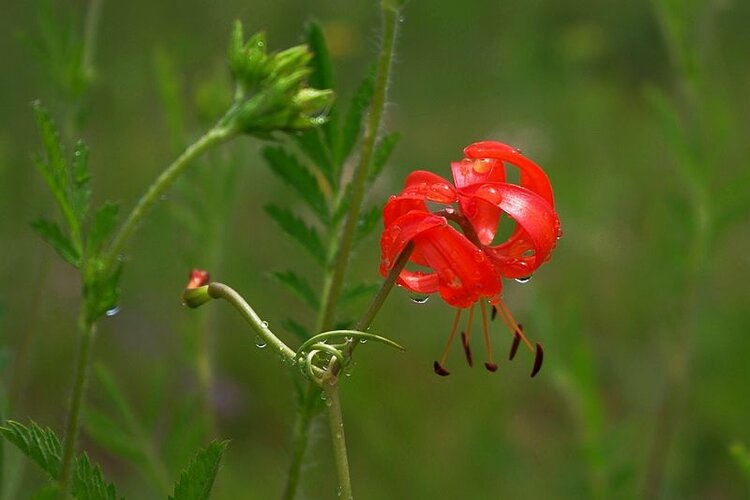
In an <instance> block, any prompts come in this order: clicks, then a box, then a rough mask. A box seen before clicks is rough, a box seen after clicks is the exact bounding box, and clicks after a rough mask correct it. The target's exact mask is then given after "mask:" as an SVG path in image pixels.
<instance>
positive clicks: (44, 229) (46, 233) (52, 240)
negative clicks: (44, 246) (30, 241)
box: [31, 219, 81, 268]
mask: <svg viewBox="0 0 750 500" xmlns="http://www.w3.org/2000/svg"><path fill="white" fill-rule="evenodd" d="M31 227H32V228H33V229H34V231H36V232H37V233H38V234H39V236H41V237H42V239H43V240H44V241H46V242H47V243H49V245H50V246H51V247H52V248H54V249H55V251H56V252H57V253H58V254H59V255H60V257H62V258H63V259H65V261H66V262H68V263H69V264H71V265H72V266H73V267H76V268H78V267H81V254H80V253H79V252H78V250H76V248H75V247H74V246H73V243H72V242H71V241H70V238H68V236H67V235H66V234H65V233H63V231H62V229H60V226H58V225H57V224H56V223H54V222H52V221H49V220H46V219H39V220H38V221H36V222H33V223H32V224H31Z"/></svg>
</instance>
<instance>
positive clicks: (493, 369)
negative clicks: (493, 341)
mask: <svg viewBox="0 0 750 500" xmlns="http://www.w3.org/2000/svg"><path fill="white" fill-rule="evenodd" d="M484 367H485V368H487V371H490V372H496V371H497V365H496V364H495V363H485V364H484Z"/></svg>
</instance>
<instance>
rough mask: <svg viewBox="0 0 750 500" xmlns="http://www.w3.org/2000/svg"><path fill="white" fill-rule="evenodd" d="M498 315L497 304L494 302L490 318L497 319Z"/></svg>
mask: <svg viewBox="0 0 750 500" xmlns="http://www.w3.org/2000/svg"><path fill="white" fill-rule="evenodd" d="M496 317H497V306H496V305H494V304H492V314H491V315H490V320H491V321H495V318H496Z"/></svg>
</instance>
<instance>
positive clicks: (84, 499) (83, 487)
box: [72, 453, 117, 500]
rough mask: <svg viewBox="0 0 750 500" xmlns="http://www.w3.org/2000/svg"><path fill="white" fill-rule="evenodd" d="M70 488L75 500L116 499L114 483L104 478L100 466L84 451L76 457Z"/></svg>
mask: <svg viewBox="0 0 750 500" xmlns="http://www.w3.org/2000/svg"><path fill="white" fill-rule="evenodd" d="M72 490H73V496H74V497H75V498H76V500H117V490H115V485H114V484H112V483H108V482H107V481H106V480H105V479H104V476H103V475H102V470H101V468H100V467H99V466H98V465H94V464H92V463H91V461H90V460H89V457H88V455H87V454H86V453H84V454H83V455H81V456H79V457H78V458H76V463H75V470H74V471H73V485H72Z"/></svg>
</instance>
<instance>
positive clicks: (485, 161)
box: [451, 158, 505, 189]
mask: <svg viewBox="0 0 750 500" xmlns="http://www.w3.org/2000/svg"><path fill="white" fill-rule="evenodd" d="M451 172H452V173H453V182H454V183H455V184H456V187H457V188H458V189H461V188H462V187H465V186H470V185H472V184H479V183H482V182H505V167H504V166H503V162H502V161H498V160H494V159H492V158H477V159H468V158H464V159H463V160H461V161H454V162H452V163H451Z"/></svg>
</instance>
